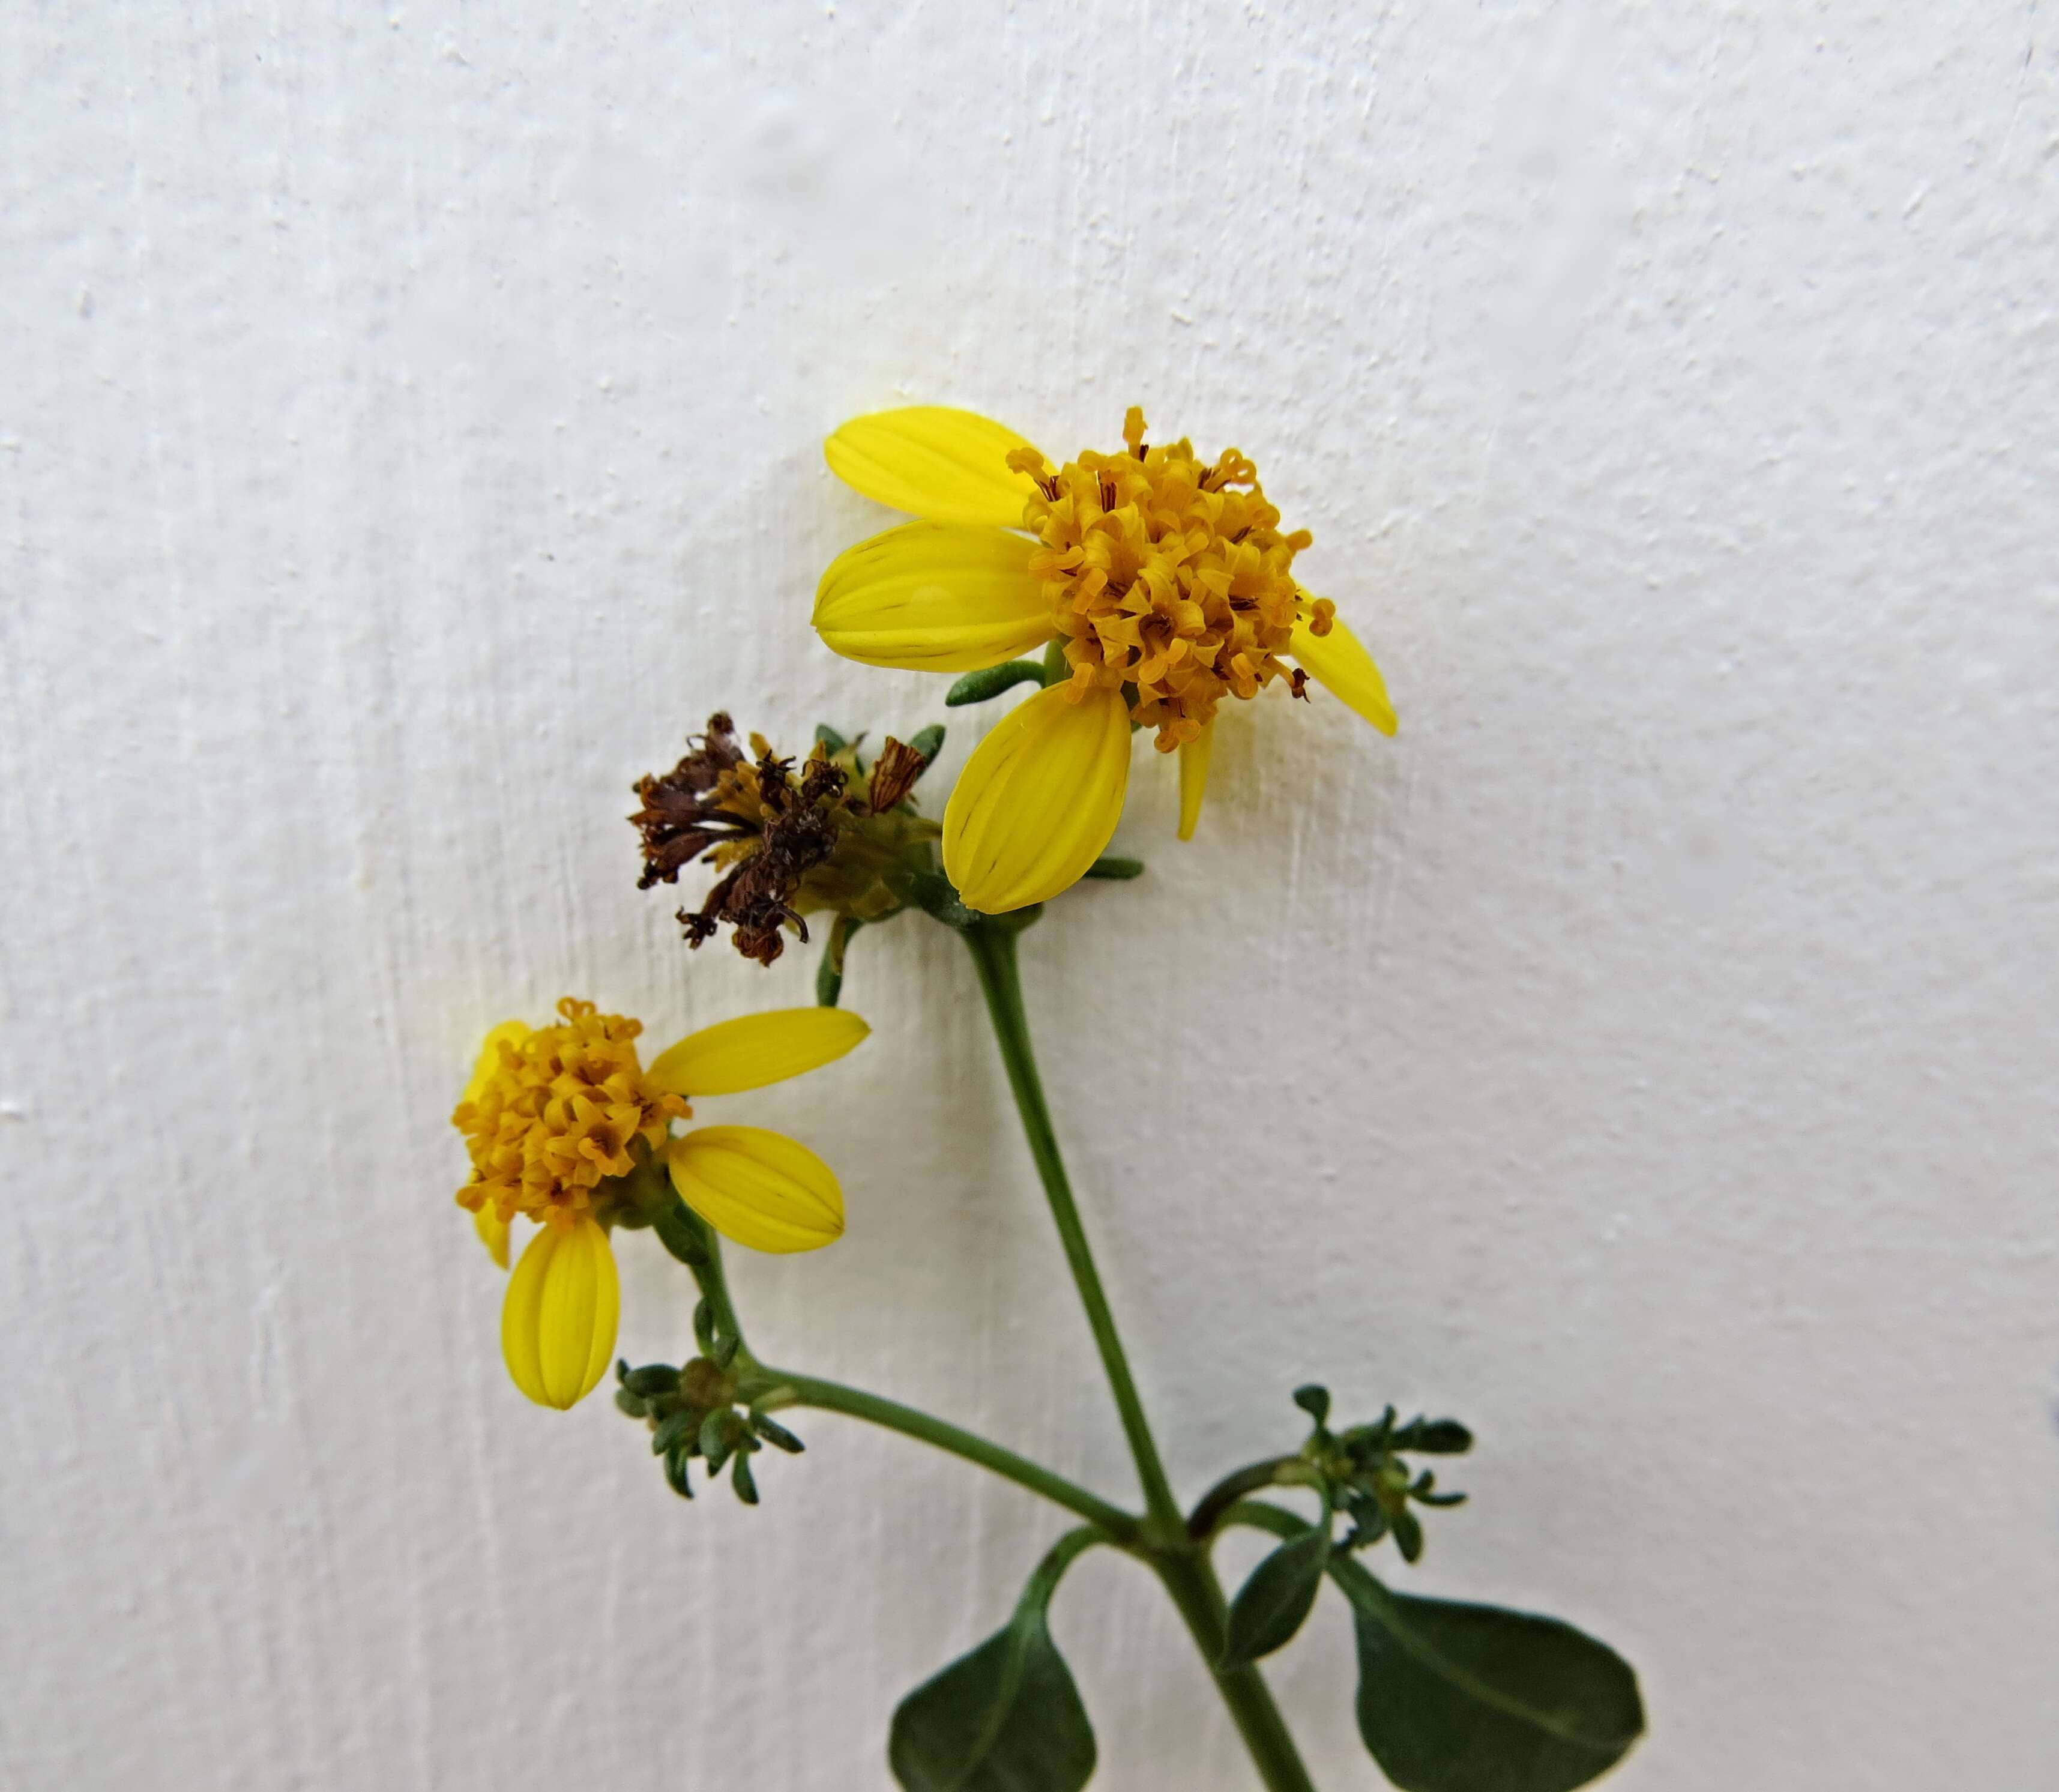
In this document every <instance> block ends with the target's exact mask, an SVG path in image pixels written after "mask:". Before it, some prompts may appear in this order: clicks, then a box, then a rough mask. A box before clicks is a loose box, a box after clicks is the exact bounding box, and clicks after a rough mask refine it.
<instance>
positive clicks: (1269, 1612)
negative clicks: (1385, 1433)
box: [1221, 1502, 1330, 1668]
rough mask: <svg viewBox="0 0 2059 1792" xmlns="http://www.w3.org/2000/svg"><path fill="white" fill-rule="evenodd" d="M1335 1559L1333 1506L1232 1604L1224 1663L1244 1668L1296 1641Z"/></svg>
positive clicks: (1258, 1570) (1271, 1558) (1256, 1571)
mask: <svg viewBox="0 0 2059 1792" xmlns="http://www.w3.org/2000/svg"><path fill="white" fill-rule="evenodd" d="M1329 1559H1330V1509H1329V1506H1328V1503H1327V1502H1326V1503H1324V1507H1323V1517H1322V1522H1321V1523H1319V1524H1316V1525H1315V1526H1313V1527H1311V1528H1310V1529H1308V1530H1307V1531H1304V1532H1302V1534H1301V1535H1300V1536H1298V1537H1294V1538H1290V1539H1288V1541H1287V1542H1285V1543H1282V1544H1281V1545H1280V1547H1278V1548H1277V1549H1276V1550H1274V1551H1273V1552H1272V1554H1271V1555H1268V1556H1267V1557H1266V1558H1265V1559H1264V1561H1262V1562H1260V1563H1259V1564H1258V1566H1257V1567H1255V1568H1253V1570H1252V1571H1251V1573H1250V1575H1249V1577H1248V1578H1247V1579H1245V1583H1244V1584H1243V1586H1241V1587H1239V1588H1238V1589H1237V1597H1236V1598H1235V1599H1233V1600H1232V1601H1231V1602H1230V1607H1229V1623H1227V1624H1226V1625H1225V1638H1224V1642H1223V1653H1222V1663H1221V1665H1222V1666H1223V1667H1226V1668H1227V1667H1243V1666H1245V1663H1249V1662H1255V1661H1257V1660H1258V1659H1259V1658H1260V1656H1263V1655H1271V1654H1272V1651H1274V1650H1276V1649H1284V1648H1285V1647H1286V1646H1287V1645H1288V1643H1292V1641H1293V1640H1294V1633H1295V1632H1296V1631H1298V1630H1300V1627H1301V1626H1302V1624H1303V1623H1304V1621H1305V1620H1306V1619H1307V1618H1308V1613H1309V1612H1310V1611H1311V1610H1312V1609H1313V1607H1314V1606H1315V1603H1316V1594H1317V1593H1318V1592H1319V1591H1320V1590H1321V1588H1322V1584H1323V1570H1324V1568H1325V1567H1327V1566H1328V1563H1329Z"/></svg>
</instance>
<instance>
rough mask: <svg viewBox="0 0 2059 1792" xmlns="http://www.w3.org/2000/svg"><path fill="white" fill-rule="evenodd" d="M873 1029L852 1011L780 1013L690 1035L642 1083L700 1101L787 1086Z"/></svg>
mask: <svg viewBox="0 0 2059 1792" xmlns="http://www.w3.org/2000/svg"><path fill="white" fill-rule="evenodd" d="M871 1030H872V1029H871V1028H870V1027H869V1026H867V1025H866V1024H865V1022H864V1021H861V1020H860V1019H859V1018H858V1017H857V1016H856V1015H855V1014H854V1013H851V1012H850V1009H847V1008H775V1009H771V1010H770V1011H769V1012H767V1013H763V1014H739V1015H738V1016H737V1017H736V1018H735V1020H733V1021H717V1022H716V1023H715V1025H713V1026H704V1027H703V1028H702V1029H700V1031H699V1032H698V1033H688V1034H687V1037H685V1038H683V1039H682V1040H681V1041H679V1044H677V1045H671V1046H668V1047H667V1048H666V1049H665V1050H663V1051H662V1052H660V1053H659V1054H658V1056H657V1057H655V1059H653V1060H652V1061H651V1068H650V1069H648V1070H647V1071H645V1072H644V1073H643V1080H644V1081H646V1082H647V1083H649V1084H651V1085H652V1086H653V1087H654V1088H656V1089H663V1090H664V1091H665V1092H667V1093H669V1094H673V1095H684V1096H686V1097H689V1098H690V1099H695V1100H697V1099H699V1097H701V1096H703V1095H735V1094H736V1093H739V1091H740V1090H743V1089H763V1087H764V1086H765V1085H767V1083H781V1082H784V1081H786V1080H787V1078H788V1077H798V1076H799V1075H800V1074H801V1073H802V1072H803V1071H805V1070H814V1069H819V1068H820V1067H821V1066H822V1065H825V1064H828V1063H831V1062H833V1061H834V1060H836V1059H838V1058H840V1057H842V1056H843V1054H844V1053H846V1052H847V1051H849V1050H850V1049H851V1047H852V1046H854V1045H856V1044H857V1043H858V1041H859V1040H861V1039H862V1038H863V1037H865V1036H866V1034H867V1033H870V1032H871Z"/></svg>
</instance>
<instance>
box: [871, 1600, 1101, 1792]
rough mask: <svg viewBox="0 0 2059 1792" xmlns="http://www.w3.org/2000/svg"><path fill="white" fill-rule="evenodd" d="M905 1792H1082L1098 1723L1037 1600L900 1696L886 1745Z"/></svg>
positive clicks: (1090, 1772) (1090, 1763) (1089, 1770)
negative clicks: (1094, 1722)
mask: <svg viewBox="0 0 2059 1792" xmlns="http://www.w3.org/2000/svg"><path fill="white" fill-rule="evenodd" d="M886 1758H887V1762H888V1764H889V1765H890V1766H891V1767H892V1768H893V1770H894V1778H896V1779H898V1781H900V1782H901V1784H902V1786H904V1787H906V1792H1079V1789H1080V1788H1081V1786H1085V1784H1086V1782H1087V1780H1088V1778H1089V1777H1090V1776H1091V1775H1092V1774H1093V1770H1094V1736H1093V1726H1092V1725H1091V1724H1090V1723H1089V1722H1087V1714H1086V1707H1085V1706H1083V1705H1082V1704H1081V1702H1080V1694H1079V1689H1078V1688H1077V1686H1074V1685H1073V1676H1072V1671H1071V1670H1070V1669H1069V1668H1068V1667H1066V1666H1065V1658H1064V1657H1063V1656H1061V1655H1059V1653H1058V1651H1057V1646H1056V1645H1055V1644H1054V1643H1053V1642H1052V1641H1051V1633H1050V1631H1049V1627H1047V1626H1046V1624H1045V1621H1044V1613H1043V1611H1042V1610H1041V1608H1040V1607H1033V1606H1026V1607H1024V1608H1022V1609H1019V1610H1018V1611H1017V1612H1016V1615H1015V1618H1014V1622H1013V1623H1010V1625H1009V1627H1007V1629H1006V1630H1004V1631H1001V1632H999V1633H998V1635H994V1636H990V1637H989V1638H988V1639H986V1642H984V1643H982V1644H981V1645H980V1646H979V1647H978V1648H977V1649H975V1650H974V1651H972V1653H971V1654H970V1655H961V1656H960V1657H959V1658H958V1659H957V1660H956V1661H954V1662H953V1663H951V1664H950V1667H946V1669H945V1670H944V1671H942V1673H941V1674H938V1675H936V1676H934V1678H933V1679H928V1680H925V1681H924V1682H922V1685H921V1686H918V1687H917V1688H916V1689H915V1690H914V1691H913V1692H911V1693H910V1694H908V1696H907V1697H906V1698H904V1699H902V1701H901V1703H900V1705H899V1706H898V1708H897V1709H896V1710H895V1711H894V1728H893V1731H892V1733H891V1735H890V1738H889V1739H888V1742H887V1745H886Z"/></svg>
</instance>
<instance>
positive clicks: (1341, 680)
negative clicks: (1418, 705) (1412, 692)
mask: <svg viewBox="0 0 2059 1792" xmlns="http://www.w3.org/2000/svg"><path fill="white" fill-rule="evenodd" d="M1287 651H1288V654H1290V655H1292V657H1293V659H1294V660H1295V662H1296V663H1297V664H1298V665H1299V666H1300V667H1301V668H1302V670H1303V671H1305V672H1307V673H1308V676H1309V677H1311V678H1312V679H1314V680H1315V681H1316V683H1318V684H1320V685H1321V686H1322V687H1323V688H1324V690H1326V691H1329V692H1330V693H1331V694H1332V695H1333V696H1335V697H1336V698H1337V699H1339V700H1340V702H1342V703H1344V705H1345V707H1348V708H1350V709H1353V710H1356V711H1358V713H1359V714H1360V715H1362V716H1364V718H1365V719H1366V720H1367V721H1368V722H1370V723H1372V725H1373V727H1376V728H1377V729H1379V731H1380V732H1381V733H1382V734H1384V735H1391V734H1392V733H1393V732H1394V731H1395V728H1396V726H1397V724H1396V721H1395V716H1394V705H1393V704H1392V703H1389V702H1388V699H1387V681H1386V680H1385V679H1383V678H1382V677H1381V676H1380V668H1379V667H1377V666H1376V665H1374V664H1373V663H1372V655H1371V654H1369V653H1368V652H1367V651H1365V649H1364V647H1361V646H1360V644H1359V639H1358V637H1357V636H1356V635H1354V634H1352V631H1350V630H1349V629H1348V628H1347V627H1344V619H1343V618H1342V617H1341V616H1340V617H1338V618H1336V619H1335V620H1333V621H1332V623H1331V624H1330V631H1329V633H1328V634H1327V635H1312V634H1310V633H1309V632H1308V623H1305V622H1297V623H1295V625H1294V635H1293V639H1292V640H1291V641H1289V642H1288V644H1287Z"/></svg>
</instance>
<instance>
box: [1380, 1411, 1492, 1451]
mask: <svg viewBox="0 0 2059 1792" xmlns="http://www.w3.org/2000/svg"><path fill="white" fill-rule="evenodd" d="M1472 1447H1473V1434H1472V1432H1471V1431H1470V1430H1468V1428H1466V1427H1465V1426H1464V1425H1462V1424H1460V1423H1459V1421H1458V1420H1456V1419H1411V1420H1409V1421H1408V1424H1405V1425H1404V1426H1402V1427H1401V1428H1400V1430H1399V1431H1397V1432H1395V1434H1394V1436H1393V1437H1392V1439H1391V1440H1389V1441H1388V1448H1390V1449H1394V1450H1403V1451H1407V1450H1416V1451H1420V1452H1421V1453H1422V1454H1423V1455H1424V1456H1464V1454H1465V1453H1466V1452H1467V1451H1468V1450H1470V1449H1471V1448H1472Z"/></svg>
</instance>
